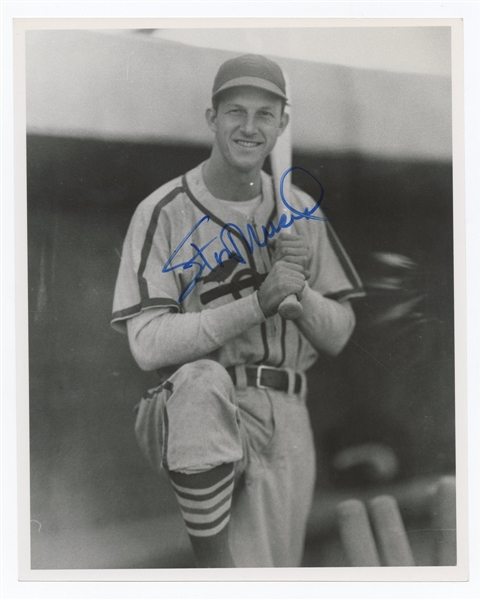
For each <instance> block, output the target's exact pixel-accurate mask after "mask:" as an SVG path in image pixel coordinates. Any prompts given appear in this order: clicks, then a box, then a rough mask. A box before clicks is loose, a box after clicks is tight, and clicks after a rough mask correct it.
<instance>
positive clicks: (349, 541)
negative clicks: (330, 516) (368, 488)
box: [337, 499, 381, 567]
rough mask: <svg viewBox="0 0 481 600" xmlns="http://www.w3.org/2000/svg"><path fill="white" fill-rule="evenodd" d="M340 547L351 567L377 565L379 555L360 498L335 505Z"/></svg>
mask: <svg viewBox="0 0 481 600" xmlns="http://www.w3.org/2000/svg"><path fill="white" fill-rule="evenodd" d="M337 517H338V523H339V533H340V536H341V542H342V547H343V549H344V552H345V554H346V558H347V560H348V562H349V564H350V566H351V567H379V566H380V564H381V563H380V562H379V556H378V553H377V550H376V544H375V541H374V537H373V535H372V531H371V527H370V524H369V518H368V515H367V511H366V507H365V506H364V503H363V502H361V500H355V499H352V500H345V501H344V502H341V503H340V504H339V506H338V507H337Z"/></svg>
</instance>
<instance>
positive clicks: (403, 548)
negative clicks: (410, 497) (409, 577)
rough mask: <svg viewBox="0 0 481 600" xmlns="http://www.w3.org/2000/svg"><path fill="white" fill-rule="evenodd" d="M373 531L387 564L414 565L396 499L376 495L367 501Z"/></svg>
mask: <svg viewBox="0 0 481 600" xmlns="http://www.w3.org/2000/svg"><path fill="white" fill-rule="evenodd" d="M369 509H370V514H371V518H372V524H373V528H374V533H375V536H376V539H377V542H378V548H379V550H380V552H381V556H382V558H383V561H384V562H385V564H386V565H387V566H392V567H410V566H414V565H415V562H414V557H413V554H412V551H411V546H410V544H409V540H408V538H407V535H406V530H405V529H404V524H403V521H402V518H401V513H400V512H399V507H398V505H397V502H396V500H395V499H394V498H393V497H392V496H378V497H377V498H373V499H372V500H370V502H369Z"/></svg>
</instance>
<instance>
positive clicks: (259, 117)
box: [112, 55, 363, 567]
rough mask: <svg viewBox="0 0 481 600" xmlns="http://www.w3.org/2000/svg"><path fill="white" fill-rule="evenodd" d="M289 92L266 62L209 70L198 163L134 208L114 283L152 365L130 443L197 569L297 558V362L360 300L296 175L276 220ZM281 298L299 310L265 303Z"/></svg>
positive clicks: (301, 416) (309, 476)
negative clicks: (276, 171)
mask: <svg viewBox="0 0 481 600" xmlns="http://www.w3.org/2000/svg"><path fill="white" fill-rule="evenodd" d="M286 101H287V98H286V92H285V81H284V77H283V74H282V71H281V69H280V68H279V66H278V65H277V64H276V63H274V62H273V61H271V60H268V59H266V58H264V57H262V56H257V55H246V56H241V57H237V58H234V59H231V60H228V61H227V62H225V63H224V64H223V65H221V67H220V69H219V71H218V74H217V76H216V78H215V81H214V86H213V93H212V106H211V107H210V108H209V109H207V111H206V119H207V125H208V127H209V128H210V129H211V130H212V132H213V134H214V143H213V148H212V153H211V155H210V158H209V159H208V160H207V161H205V162H204V163H202V164H200V165H199V166H197V167H196V168H194V169H193V170H191V171H189V172H188V173H186V174H185V175H184V176H182V177H179V178H177V179H174V180H173V181H171V182H169V183H166V184H165V185H163V186H162V187H160V188H159V189H157V190H156V191H154V192H153V193H152V194H151V195H150V196H149V197H148V198H146V199H145V200H144V201H143V202H141V203H140V205H139V206H138V207H137V210H136V211H135V214H134V216H133V218H132V221H131V224H130V227H129V230H128V233H127V236H126V239H125V242H124V247H123V254H122V260H121V264H120V270H119V275H118V279H117V285H116V290H115V297H114V307H113V317H112V325H113V326H114V327H115V328H116V329H119V330H120V331H123V332H126V333H127V334H128V340H129V344H130V348H131V351H132V354H133V356H134V358H135V360H136V361H137V363H138V364H139V366H140V368H142V369H144V370H159V372H160V374H161V383H160V385H158V386H157V387H155V388H154V389H151V390H149V391H148V392H147V393H146V394H145V396H144V397H143V398H142V400H141V403H140V406H139V411H138V414H137V419H136V423H135V431H136V435H137V439H138V441H139V445H140V448H141V449H142V452H143V453H144V454H145V456H146V458H147V459H148V460H149V461H150V463H151V465H152V466H153V468H154V469H156V470H158V471H159V470H160V469H165V471H166V472H167V474H168V476H169V478H170V481H171V483H172V486H173V489H174V491H175V494H176V497H177V500H178V503H179V506H180V510H181V512H182V515H183V518H184V521H185V525H186V528H187V531H188V533H189V537H190V540H191V543H192V547H193V550H194V554H195V557H196V560H197V562H198V564H199V566H202V567H233V566H236V567H270V566H279V567H285V566H299V565H300V562H301V559H302V551H303V543H304V535H305V527H306V522H307V518H308V514H309V509H310V506H311V501H312V494H313V489H314V482H315V453H314V446H313V437H312V431H311V426H310V422H309V416H308V412H307V408H306V383H305V375H304V372H305V371H306V369H308V368H309V367H310V366H312V365H313V363H314V362H315V361H316V358H317V356H318V352H327V353H329V354H331V355H336V354H338V353H339V352H340V351H341V349H342V348H343V347H344V345H345V344H346V342H347V340H348V339H349V336H350V335H351V333H352V330H353V327H354V323H355V318H354V314H353V311H352V308H351V306H350V303H349V299H350V298H352V297H355V296H359V295H363V291H362V286H361V282H360V280H359V277H358V276H357V274H356V272H355V270H354V268H353V266H352V264H351V262H350V260H349V258H348V257H347V255H346V253H345V251H344V250H343V248H342V246H341V244H340V243H339V241H338V239H337V237H336V235H335V234H334V232H333V230H332V228H331V226H330V224H329V223H328V222H327V221H326V220H325V219H323V215H322V213H321V211H320V209H319V206H318V204H319V203H316V201H315V200H314V199H312V198H311V197H310V196H308V195H307V194H305V193H304V192H302V191H301V190H300V189H298V188H296V187H295V186H293V187H292V191H291V199H290V200H289V204H290V205H291V206H292V208H293V212H292V217H293V218H292V219H290V224H289V220H286V219H284V221H283V226H282V227H281V226H279V223H280V220H279V215H278V214H277V211H276V205H275V201H274V195H275V193H274V192H275V190H274V186H275V185H278V184H279V182H274V181H272V179H271V177H269V176H268V175H267V174H266V173H265V172H264V171H262V167H263V164H264V161H265V159H266V158H267V157H268V156H269V154H270V152H271V150H272V149H273V148H274V146H275V143H276V140H277V138H278V137H279V136H280V135H281V134H282V132H283V131H284V129H285V127H286V125H287V122H288V115H287V114H286V113H285V112H284V107H285V103H286ZM296 211H297V212H296ZM288 229H289V231H288ZM289 294H295V295H296V296H297V297H298V299H299V300H300V302H301V304H302V307H303V313H302V316H301V317H300V318H298V319H297V320H295V321H286V320H284V319H282V318H281V317H280V315H279V314H278V311H277V309H278V307H279V305H280V303H281V302H282V301H283V300H284V298H286V296H288V295H289Z"/></svg>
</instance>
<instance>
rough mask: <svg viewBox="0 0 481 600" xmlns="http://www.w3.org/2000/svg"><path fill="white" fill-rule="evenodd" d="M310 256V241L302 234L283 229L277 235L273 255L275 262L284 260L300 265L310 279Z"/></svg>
mask: <svg viewBox="0 0 481 600" xmlns="http://www.w3.org/2000/svg"><path fill="white" fill-rule="evenodd" d="M310 256H311V254H310V249H309V241H308V240H306V239H305V238H303V237H302V236H300V235H297V234H295V233H287V232H285V231H283V232H282V233H280V234H279V236H277V237H276V240H275V246H274V254H273V256H272V261H273V263H274V264H275V263H277V262H279V261H281V260H282V261H284V262H288V263H294V264H296V265H299V266H301V267H302V268H303V269H304V275H305V276H306V279H309V277H310V273H309V270H308V266H309V258H310Z"/></svg>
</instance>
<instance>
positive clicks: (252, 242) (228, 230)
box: [162, 167, 326, 303]
mask: <svg viewBox="0 0 481 600" xmlns="http://www.w3.org/2000/svg"><path fill="white" fill-rule="evenodd" d="M294 169H299V170H301V171H304V173H307V174H308V175H309V176H310V177H312V178H313V179H314V180H315V181H316V183H317V184H318V185H319V188H320V195H319V198H318V200H317V202H316V203H315V204H314V206H313V207H312V208H305V209H304V210H303V211H299V210H297V209H296V208H294V207H293V206H291V205H290V204H289V202H288V201H287V200H286V198H285V196H284V181H285V178H286V177H287V175H288V174H289V173H290V172H291V171H293V170H294ZM279 186H280V195H281V199H282V202H283V203H284V205H285V207H286V208H287V209H288V210H289V211H290V213H291V214H289V215H288V214H287V213H282V215H281V216H280V218H279V222H278V224H277V226H276V225H274V223H273V222H272V221H270V222H269V223H268V224H267V227H266V226H265V225H262V227H261V234H260V236H259V235H258V234H257V232H256V231H255V229H254V228H253V227H252V225H250V224H248V225H247V226H246V230H247V231H246V233H244V232H243V231H242V229H241V228H240V227H239V226H238V225H235V224H234V223H226V224H225V225H224V226H223V227H222V229H221V231H220V235H219V236H215V237H213V238H212V239H211V240H209V241H208V242H207V243H206V244H204V245H203V246H202V248H199V247H198V246H197V245H196V244H194V243H193V242H191V243H190V246H191V247H192V248H193V249H194V251H195V254H194V255H193V256H192V258H191V259H190V260H188V261H186V262H181V263H178V264H176V265H173V264H172V263H173V261H174V259H175V257H176V256H177V254H178V253H179V252H180V251H181V250H182V248H183V247H184V246H185V245H186V244H187V243H188V241H189V239H190V237H191V236H192V234H193V233H194V231H195V230H196V229H198V228H199V227H200V226H201V225H202V224H203V223H206V222H208V221H210V217H209V216H208V215H206V216H205V217H202V219H200V220H199V221H198V222H197V223H196V224H195V226H194V227H193V228H192V229H191V230H190V231H189V233H188V234H187V235H186V236H185V237H184V239H183V240H182V241H181V242H180V244H179V245H178V246H177V248H176V249H175V250H174V252H173V253H172V255H171V256H170V258H169V259H168V260H167V262H166V263H165V265H164V266H163V268H162V273H169V272H171V271H175V270H176V269H183V270H184V271H186V270H188V269H192V268H197V273H196V274H195V275H194V277H193V278H192V279H191V281H190V282H189V283H188V284H187V286H186V287H185V289H184V290H183V291H182V293H181V295H180V296H179V299H178V301H179V303H180V302H182V301H183V300H185V299H186V298H187V296H188V295H189V294H190V293H191V292H192V291H193V290H194V288H195V286H196V285H197V283H198V281H199V280H200V278H201V277H202V274H203V272H204V270H205V269H209V270H210V271H213V270H214V269H215V268H216V266H219V267H221V268H223V267H224V260H225V259H226V258H227V259H229V258H233V259H235V260H237V261H238V262H239V263H242V264H247V261H246V259H245V257H244V256H243V253H242V250H240V249H239V247H238V245H237V243H236V241H235V240H234V236H236V237H238V238H239V239H240V241H241V242H242V245H243V246H244V249H245V250H247V251H248V252H250V254H254V250H255V249H256V247H257V248H264V247H265V246H266V245H267V243H268V242H269V240H271V239H272V238H273V237H274V236H275V235H277V234H278V233H279V232H280V231H282V230H283V229H289V227H291V226H292V225H293V224H294V223H295V222H296V221H300V220H301V219H307V220H311V221H326V219H325V218H324V217H319V216H314V214H313V213H315V212H316V211H317V210H318V209H319V208H320V206H321V203H322V200H323V198H324V188H323V187H322V184H321V183H320V182H319V181H318V180H317V179H316V178H315V177H314V175H312V174H311V173H309V171H306V169H304V168H302V167H291V168H289V169H287V171H285V172H284V173H283V175H282V177H281V180H280V184H279ZM246 234H247V235H246ZM217 239H218V240H219V242H220V244H221V250H220V252H214V261H215V263H216V264H215V265H214V266H212V265H211V263H210V262H209V260H208V259H207V257H206V256H205V254H204V251H205V250H206V249H207V248H208V247H209V246H210V245H211V244H212V243H213V242H214V241H215V240H217Z"/></svg>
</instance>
